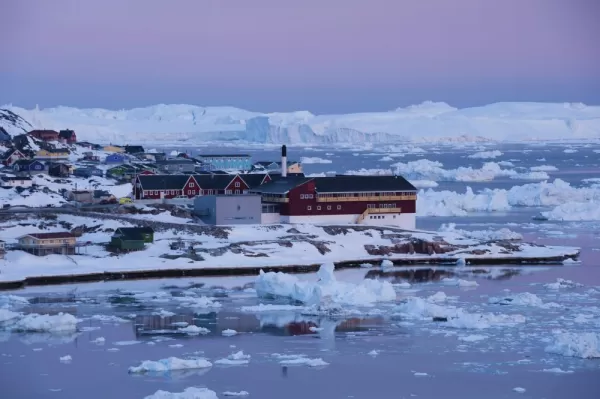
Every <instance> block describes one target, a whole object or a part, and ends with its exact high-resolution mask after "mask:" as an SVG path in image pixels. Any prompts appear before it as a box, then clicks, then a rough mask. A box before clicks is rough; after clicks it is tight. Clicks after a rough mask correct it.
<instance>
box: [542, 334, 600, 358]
mask: <svg viewBox="0 0 600 399" xmlns="http://www.w3.org/2000/svg"><path fill="white" fill-rule="evenodd" d="M546 352H548V353H555V354H557V355H563V356H568V357H578V358H582V359H595V358H600V334H599V333H593V332H578V333H571V332H558V333H555V334H554V337H553V341H552V343H551V344H550V345H548V346H547V347H546Z"/></svg>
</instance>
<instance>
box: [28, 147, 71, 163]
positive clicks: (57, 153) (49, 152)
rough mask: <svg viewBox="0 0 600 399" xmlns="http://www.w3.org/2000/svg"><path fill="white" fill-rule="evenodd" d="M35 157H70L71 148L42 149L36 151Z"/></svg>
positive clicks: (49, 158) (48, 158) (46, 158)
mask: <svg viewBox="0 0 600 399" xmlns="http://www.w3.org/2000/svg"><path fill="white" fill-rule="evenodd" d="M34 158H35V159H38V160H45V161H54V160H65V159H69V150H67V149H62V148H47V149H41V150H39V151H38V152H36V153H35V157H34Z"/></svg>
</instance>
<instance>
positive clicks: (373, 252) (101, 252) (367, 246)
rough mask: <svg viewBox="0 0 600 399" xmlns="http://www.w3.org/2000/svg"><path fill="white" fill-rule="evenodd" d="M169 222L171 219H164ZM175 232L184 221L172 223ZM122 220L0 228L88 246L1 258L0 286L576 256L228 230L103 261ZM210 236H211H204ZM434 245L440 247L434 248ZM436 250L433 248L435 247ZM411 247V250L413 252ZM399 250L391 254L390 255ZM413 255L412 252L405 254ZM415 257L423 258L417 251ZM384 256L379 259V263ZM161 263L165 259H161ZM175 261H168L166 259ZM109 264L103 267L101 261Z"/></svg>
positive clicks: (5, 233)
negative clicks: (62, 279) (61, 279)
mask: <svg viewBox="0 0 600 399" xmlns="http://www.w3.org/2000/svg"><path fill="white" fill-rule="evenodd" d="M172 219H178V218H175V217H172V216H170V220H169V221H170V222H172V221H173V220H172ZM180 220H181V222H182V224H183V223H185V222H186V219H180ZM132 223H133V222H128V221H126V220H119V221H117V220H106V219H100V218H98V219H94V218H88V217H82V216H73V215H65V214H59V215H57V216H56V219H54V220H41V221H40V220H38V219H35V218H33V219H25V220H18V221H8V222H4V223H2V224H1V227H2V230H0V239H1V240H4V241H5V242H7V243H8V244H11V243H14V242H16V241H15V240H16V238H17V237H19V236H22V235H24V234H29V233H38V232H53V231H65V227H68V228H71V229H72V228H77V227H81V226H86V228H85V229H84V231H85V232H84V233H83V235H82V236H81V237H80V238H79V240H80V241H81V242H90V245H88V246H86V247H83V248H81V252H80V254H79V255H73V256H63V255H48V256H44V257H38V256H34V255H30V254H28V253H26V252H23V251H9V252H8V253H7V254H6V256H5V258H4V259H3V260H0V271H1V273H0V281H14V280H21V279H23V278H26V277H31V276H49V275H71V274H88V273H96V272H115V271H133V270H153V269H180V268H184V269H187V268H219V267H242V268H243V267H260V266H285V265H310V264H319V263H324V262H338V261H345V260H356V261H360V260H370V259H381V258H382V257H385V258H389V259H415V260H418V259H421V260H424V259H432V258H435V259H448V261H449V262H455V261H456V260H457V259H472V260H475V259H478V258H493V257H501V258H540V257H555V256H563V255H572V254H575V253H577V249H576V248H568V247H564V248H563V247H552V246H548V247H537V246H532V245H529V244H527V243H515V244H514V245H512V246H511V247H510V248H509V247H507V246H506V245H504V244H501V243H499V244H496V243H491V244H490V243H488V242H487V241H488V240H490V239H491V237H492V236H493V235H491V234H492V233H488V234H486V233H485V232H484V233H483V234H480V235H473V234H472V235H471V236H470V237H464V236H463V235H461V232H458V231H454V230H448V231H443V232H425V231H415V232H406V233H402V232H398V231H394V230H387V229H367V230H364V231H361V230H360V229H359V230H355V229H354V228H352V227H351V226H349V227H341V228H330V227H327V226H313V225H293V226H290V225H287V226H286V225H277V226H253V225H247V226H235V227H231V228H229V229H226V231H228V233H227V237H226V238H225V237H221V236H219V234H220V233H221V232H222V231H224V230H214V231H213V232H212V233H211V232H210V231H208V232H206V233H205V234H198V233H194V232H186V231H185V230H184V229H177V230H165V231H157V232H156V233H155V241H154V243H152V244H147V245H146V248H145V249H144V250H143V251H141V252H132V253H128V254H120V255H118V256H114V255H111V253H109V252H107V250H106V248H105V247H104V245H105V244H106V243H108V242H109V241H110V237H111V235H112V232H113V231H114V230H115V229H117V228H118V227H123V226H125V227H126V226H131V225H132ZM211 234H212V235H211ZM507 237H509V238H511V239H512V238H516V237H515V236H514V235H511V233H510V231H508V232H506V231H504V232H501V233H499V234H498V235H496V239H505V238H507ZM440 238H441V239H443V241H440ZM179 239H182V240H183V241H184V242H185V243H186V244H187V245H188V246H189V245H190V244H191V245H193V246H194V248H195V250H196V254H197V255H200V256H201V258H200V259H197V258H194V260H193V261H192V259H190V257H188V256H186V255H185V253H184V252H183V251H180V250H172V249H171V248H170V244H171V243H173V242H175V241H176V240H179ZM415 240H423V241H424V242H429V243H432V244H430V245H434V244H433V243H436V242H437V245H441V247H440V248H443V251H444V252H443V253H437V254H436V253H435V251H434V252H433V253H432V254H431V255H430V254H428V253H427V252H419V250H417V252H414V253H408V252H410V251H411V250H410V246H411V245H413V244H411V242H415ZM440 243H441V244H440ZM415 245H418V244H415ZM397 248H399V249H397ZM413 250H414V249H413ZM421 251H423V250H421ZM386 253H387V255H385V254H386ZM164 255H169V258H168V259H167V258H165V257H164ZM171 258H175V259H171ZM104 259H106V260H108V259H110V262H105V261H103V260H104Z"/></svg>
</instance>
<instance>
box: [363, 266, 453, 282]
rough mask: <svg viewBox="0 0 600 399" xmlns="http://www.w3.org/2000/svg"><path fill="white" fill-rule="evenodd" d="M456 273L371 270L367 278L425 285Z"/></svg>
mask: <svg viewBox="0 0 600 399" xmlns="http://www.w3.org/2000/svg"><path fill="white" fill-rule="evenodd" d="M455 275H456V273H454V272H453V271H450V270H444V269H407V270H394V271H389V272H388V271H383V270H376V269H373V270H369V271H368V273H367V275H366V276H365V278H373V279H375V278H380V277H383V278H385V279H387V280H389V281H390V282H391V283H392V284H394V283H399V282H402V281H408V282H409V283H424V282H427V281H439V280H442V279H444V278H449V277H453V276H455Z"/></svg>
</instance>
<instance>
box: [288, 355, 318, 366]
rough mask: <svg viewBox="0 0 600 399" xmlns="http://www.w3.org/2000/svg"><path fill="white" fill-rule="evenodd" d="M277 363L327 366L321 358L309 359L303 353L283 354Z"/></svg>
mask: <svg viewBox="0 0 600 399" xmlns="http://www.w3.org/2000/svg"><path fill="white" fill-rule="evenodd" d="M279 364H281V365H283V366H309V367H322V366H328V365H329V363H327V362H326V361H324V360H323V359H321V358H316V359H310V358H308V357H305V356H304V355H284V356H283V357H281V358H280V360H279Z"/></svg>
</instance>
